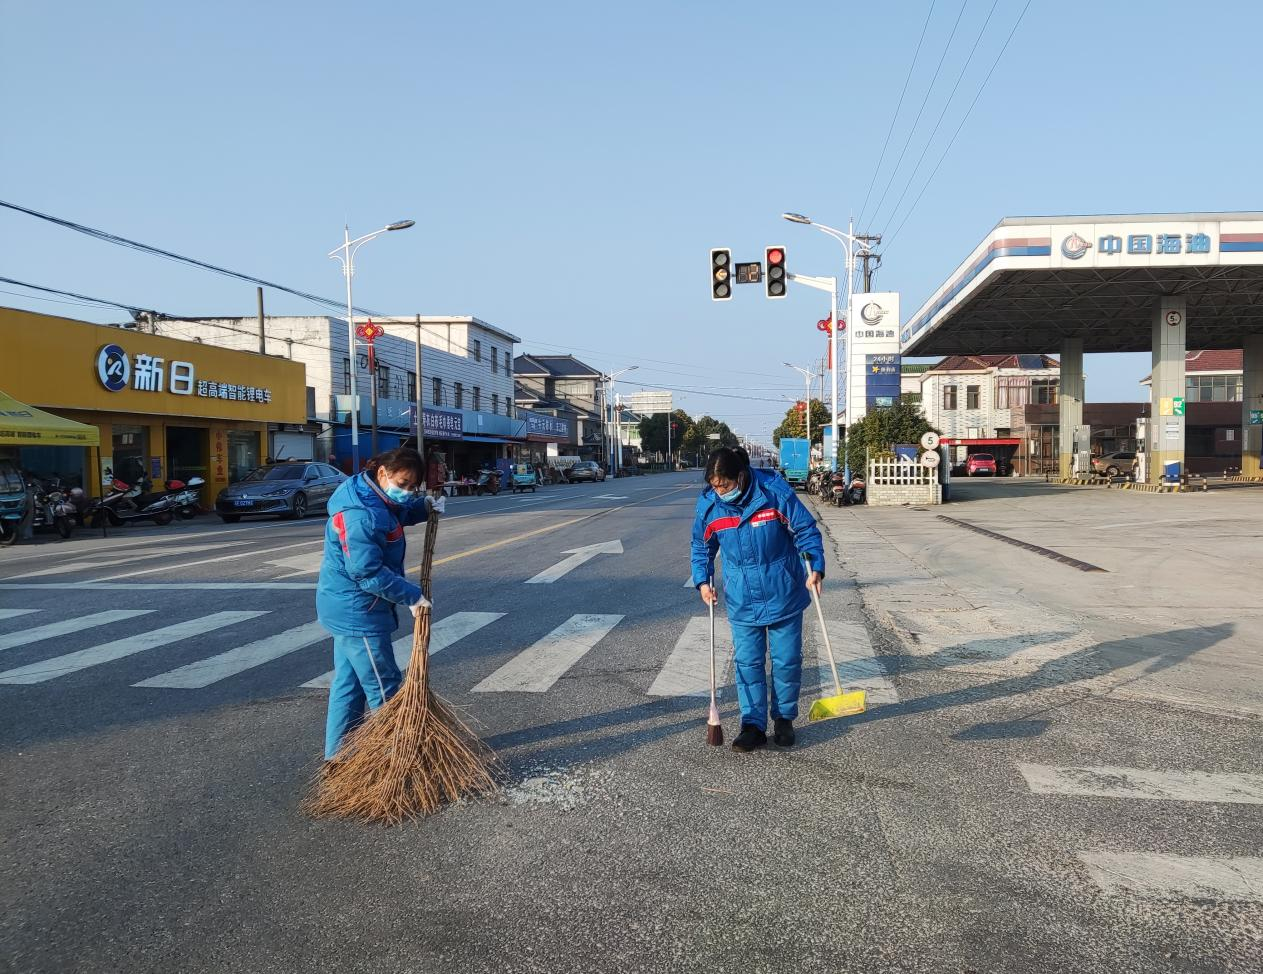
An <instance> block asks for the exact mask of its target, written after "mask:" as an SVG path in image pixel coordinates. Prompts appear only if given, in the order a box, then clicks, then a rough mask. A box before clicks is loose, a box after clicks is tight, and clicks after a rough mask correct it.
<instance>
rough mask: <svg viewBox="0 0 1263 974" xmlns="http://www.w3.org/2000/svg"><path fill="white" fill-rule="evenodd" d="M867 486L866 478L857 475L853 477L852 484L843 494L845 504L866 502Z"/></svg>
mask: <svg viewBox="0 0 1263 974" xmlns="http://www.w3.org/2000/svg"><path fill="white" fill-rule="evenodd" d="M865 493H866V491H865V487H864V478H863V477H860V476H859V475H856V476H854V477H852V478H851V484H850V486H849V487H847V489H846V493H845V494H844V495H843V498H844V499H843V501H842V503H843V504H847V505H850V504H863V503H865Z"/></svg>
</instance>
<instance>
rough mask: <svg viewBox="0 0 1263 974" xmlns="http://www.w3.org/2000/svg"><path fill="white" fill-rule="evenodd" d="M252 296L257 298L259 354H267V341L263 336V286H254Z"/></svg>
mask: <svg viewBox="0 0 1263 974" xmlns="http://www.w3.org/2000/svg"><path fill="white" fill-rule="evenodd" d="M254 296H255V298H257V299H258V312H257V313H258V317H259V354H260V355H266V354H267V343H266V341H265V339H264V337H263V288H261V287H256V288H255V289H254Z"/></svg>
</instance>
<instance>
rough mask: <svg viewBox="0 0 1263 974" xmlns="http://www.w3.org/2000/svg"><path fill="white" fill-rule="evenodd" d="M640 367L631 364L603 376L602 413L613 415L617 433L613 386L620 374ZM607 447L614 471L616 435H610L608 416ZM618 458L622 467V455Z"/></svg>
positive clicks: (611, 467)
mask: <svg viewBox="0 0 1263 974" xmlns="http://www.w3.org/2000/svg"><path fill="white" fill-rule="evenodd" d="M638 368H640V366H639V365H629V366H627V368H625V369H619V370H618V371H617V372H611V373H610V374H609V375H606V376H603V378H604V379H605V397H604V398H605V401H604V402H603V403H602V404H601V413H602V415H603V416H605V417H610V416H611V415H612V417H613V420H614V430H615V432H616V433H617V430H618V412H617V410H615V411H614V412H613V413H611V411H610V390H611V387H612V386H613V385H614V383H615V382H616V381H617V380H618V377H619V376H620V375H623V374H625V373H627V372H635V371H636V370H637V369H638ZM605 447H606V451H605V459H606V461H607V462H606V468H607V469H609V470H610V471H611V472H613V471H614V437H613V436H611V435H610V425H609V419H608V418H607V419H606V423H605ZM618 460H619V466H620V467H621V466H622V457H619V458H618Z"/></svg>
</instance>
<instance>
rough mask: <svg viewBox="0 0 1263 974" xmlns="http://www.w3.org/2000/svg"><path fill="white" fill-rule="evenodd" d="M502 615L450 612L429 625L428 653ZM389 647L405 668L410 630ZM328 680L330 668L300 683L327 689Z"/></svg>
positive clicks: (450, 643) (496, 613)
mask: <svg viewBox="0 0 1263 974" xmlns="http://www.w3.org/2000/svg"><path fill="white" fill-rule="evenodd" d="M504 615H505V614H504V613H503V612H453V613H452V614H451V615H450V616H446V617H445V618H442V619H439V620H438V621H436V622H435V623H434V625H433V626H432V627H431V628H430V655H431V656H433V655H434V654H435V653H438V652H441V651H442V650H444V649H447V647H448V646H451V645H452V644H453V643H455V642H458V641H459V640H461V639H464V638H465V637H466V636H468V635H470V634H471V633H474V632H477V631H478V630H479V629H481V628H483V626H489V625H491V623H493V622H495V621H496V620H497V619H503V618H504ZM391 648H392V649H393V650H394V652H395V662H396V663H398V664H399V669H401V670H403V669H405V668H407V666H408V660H409V659H410V658H411V657H412V633H411V632H409V633H408V634H407V635H406V636H401V637H399V638H398V639H396V640H395V641H394V643H393V644H392V646H391ZM332 683H333V670H330V671H329V672H328V673H322V674H321V675H320V676H318V677H316V678H315V679H314V680H308V681H307V682H306V683H304V684H303V686H304V687H310V688H312V689H316V690H328V689H329V687H330V685H332Z"/></svg>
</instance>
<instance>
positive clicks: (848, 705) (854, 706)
mask: <svg viewBox="0 0 1263 974" xmlns="http://www.w3.org/2000/svg"><path fill="white" fill-rule="evenodd" d="M809 570H810V569H809ZM811 599H812V602H813V603H814V604H815V606H816V618H817V619H819V620H820V635H822V636H823V637H824V649H825V653H827V654H828V656H829V669H830V670H832V671H833V696H831V697H821V698H820V699H819V700H817V701H816V702H815V703H813V704H812V705H811V710H809V711H808V712H807V719H808V720H811V721H816V720H833V718H835V717H851V716H853V715H855V714H862V713H863V712H864V703H865V701H864V697H865V693H864V691H863V690H850V691H848V692H846V693H843V692H842V681H841V680H839V679H838V664H837V663H836V662H834V659H833V646H831V645H830V644H829V630H828V628H827V627H826V626H825V624H824V613H823V612H822V611H821V610H820V596H819V595H818V594H817V593H816V590H815V589H814V588H813V589H812V590H811Z"/></svg>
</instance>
